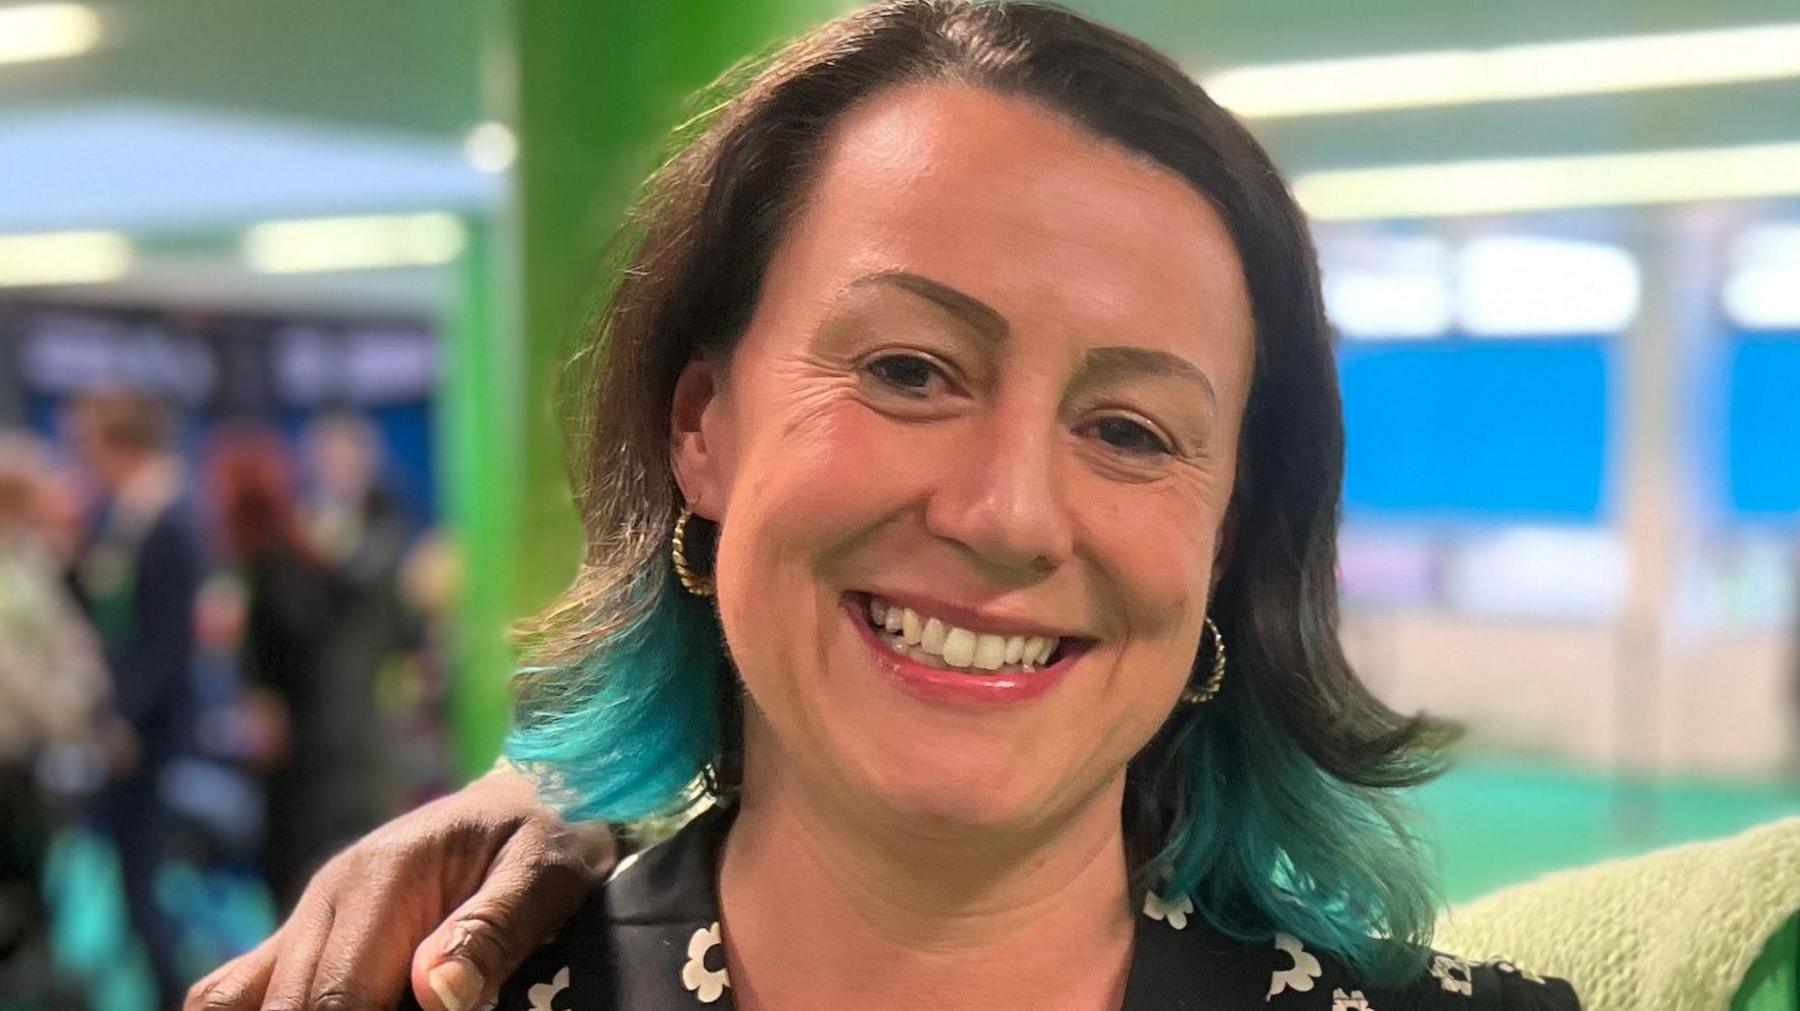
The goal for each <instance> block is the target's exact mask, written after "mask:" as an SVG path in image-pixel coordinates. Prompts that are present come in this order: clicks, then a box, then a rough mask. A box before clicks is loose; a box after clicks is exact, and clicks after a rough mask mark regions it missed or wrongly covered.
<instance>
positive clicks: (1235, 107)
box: [1201, 23, 1800, 119]
mask: <svg viewBox="0 0 1800 1011" xmlns="http://www.w3.org/2000/svg"><path fill="white" fill-rule="evenodd" d="M1787 77H1800V23H1796V24H1772V25H1759V26H1755V27H1749V28H1722V29H1714V30H1709V31H1695V32H1670V33H1665V34H1657V35H1631V36H1621V37H1617V38H1603V39H1583V40H1578V41H1570V42H1547V43H1540V44H1534V45H1523V46H1504V47H1499V48H1494V49H1460V50H1445V51H1438V52H1419V53H1399V54H1395V55H1390V56H1362V57H1349V58H1343V59H1329V60H1308V61H1301V62H1293V63H1271V64H1262V65H1256V66H1246V67H1239V68H1235V69H1231V70H1224V71H1221V72H1219V73H1216V74H1212V75H1210V76H1207V77H1205V78H1204V79H1203V80H1202V82H1201V83H1202V85H1203V86H1204V87H1205V88H1206V90H1207V92H1208V93H1210V94H1211V95H1212V97H1213V99H1214V100H1215V101H1217V102H1218V103H1219V104H1220V105H1223V106H1225V107H1226V108H1228V109H1230V110H1232V111H1233V112H1235V113H1237V114H1238V115H1240V116H1243V117H1246V118H1249V119H1274V118H1280V117H1288V116H1317V115H1333V114H1342V113H1352V112H1370V111H1376V110H1383V109H1407V108H1424V107H1430V106H1454V105H1472V104H1476V103H1481V102H1504V101H1517V100H1523V99H1543V98H1557V97H1563V96H1569V95H1597V94H1608V93H1617V92H1631V91H1649V90H1655V89H1663V88H1692V87H1701V86H1705V85H1715V84H1732V83H1741V82H1746V81H1764V80H1776V79H1780V78H1787Z"/></svg>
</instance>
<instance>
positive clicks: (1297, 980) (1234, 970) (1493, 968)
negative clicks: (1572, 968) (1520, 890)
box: [1125, 900, 1581, 1011]
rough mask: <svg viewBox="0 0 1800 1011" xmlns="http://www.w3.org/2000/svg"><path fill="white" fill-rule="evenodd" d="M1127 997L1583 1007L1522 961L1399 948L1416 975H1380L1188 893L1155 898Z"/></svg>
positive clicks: (1369, 1010) (1509, 1010)
mask: <svg viewBox="0 0 1800 1011" xmlns="http://www.w3.org/2000/svg"><path fill="white" fill-rule="evenodd" d="M1144 912H1145V917H1144V918H1143V919H1141V920H1140V921H1139V924H1138V934H1137V944H1136V950H1135V952H1134V954H1133V959H1134V961H1133V965H1132V973H1131V980H1130V984H1129V989H1128V991H1127V1000H1126V1002H1125V1006H1126V1007H1127V1008H1129V1009H1132V1011H1138V1009H1144V1011H1149V1009H1152V1008H1155V1009H1157V1011H1163V1009H1167V1008H1175V1007H1188V1008H1212V1007H1252V1006H1262V1007H1266V1008H1268V1009H1269V1011H1288V1009H1292V1011H1448V1009H1456V1011H1575V1009H1578V1008H1579V1007H1580V1006H1581V1005H1580V1002H1579V1001H1578V1000H1577V999H1576V996H1575V992H1574V990H1573V988H1571V987H1570V985H1569V984H1568V983H1567V982H1565V981H1563V980H1560V979H1552V978H1549V977H1545V976H1540V975H1538V974H1536V973H1533V972H1531V971H1529V970H1527V969H1524V968H1521V967H1520V966H1518V965H1515V964H1512V963H1509V962H1502V961H1487V962H1477V961H1473V960H1471V959H1466V958H1461V957H1459V956H1456V955H1451V954H1447V953H1444V952H1439V951H1428V952H1425V953H1424V954H1423V955H1422V956H1421V955H1420V953H1419V952H1418V951H1417V949H1413V950H1410V951H1401V950H1394V951H1392V952H1391V954H1392V955H1393V956H1394V957H1395V958H1396V959H1403V960H1404V961H1402V962H1401V964H1402V965H1410V966H1413V967H1414V968H1413V969H1411V970H1410V975H1406V974H1403V975H1402V978H1401V979H1400V980H1399V981H1398V982H1395V981H1394V980H1392V979H1391V978H1389V979H1387V980H1384V981H1383V982H1381V983H1377V982H1375V981H1373V980H1371V979H1370V978H1369V977H1368V976H1367V975H1365V974H1363V973H1360V972H1358V971H1357V970H1356V969H1354V968H1353V967H1352V966H1350V965H1349V964H1348V963H1346V962H1345V961H1344V960H1343V959H1341V958H1339V957H1337V956H1336V955H1334V954H1333V953H1332V952H1330V951H1328V950H1325V949H1324V948H1322V947H1321V946H1319V945H1316V944H1311V943H1309V942H1305V941H1301V940H1300V939H1298V938H1296V937H1293V936H1292V935H1289V934H1284V933H1277V934H1275V935H1274V936H1273V937H1265V938H1263V939H1261V940H1235V939H1231V938H1228V937H1226V936H1224V935H1223V934H1221V933H1219V932H1218V931H1217V930H1216V929H1214V928H1213V927H1212V926H1211V925H1210V924H1207V923H1206V922H1204V921H1203V920H1199V919H1197V918H1195V917H1193V916H1192V915H1189V914H1191V913H1192V912H1193V907H1192V905H1191V904H1190V903H1188V902H1180V903H1177V904H1169V903H1165V902H1163V901H1161V900H1154V901H1152V900H1146V904H1145V910H1144Z"/></svg>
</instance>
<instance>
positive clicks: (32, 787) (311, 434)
mask: <svg viewBox="0 0 1800 1011" xmlns="http://www.w3.org/2000/svg"><path fill="white" fill-rule="evenodd" d="M190 421H191V419H185V418H183V417H182V416H181V415H180V414H179V412H177V411H175V410H173V409H172V408H171V407H170V406H169V405H167V404H166V403H164V402H161V401H159V400H158V399H156V398H154V397H150V396H146V395H143V394H140V393H137V392H132V391H128V390H107V391H97V392H92V393H89V394H87V395H84V396H81V397H78V398H75V399H74V400H73V401H71V402H70V403H69V404H68V405H67V407H66V409H65V410H64V411H63V417H62V419H61V424H60V426H59V431H58V436H57V437H56V438H54V439H44V438H41V437H38V436H36V435H33V434H31V433H28V432H24V431H16V430H15V431H8V432H4V433H0V808H3V810H0V826H4V828H3V829H0V993H3V994H6V995H8V996H10V997H12V998H15V999H22V1000H23V1001H24V1002H25V1004H26V1005H27V1006H39V1007H61V1006H70V1007H79V1006H83V1005H84V1004H86V1003H88V1002H89V997H88V995H87V994H86V992H85V989H84V986H83V983H82V981H81V979H80V978H79V975H80V974H79V973H71V972H70V971H69V967H68V965H66V964H63V963H66V962H67V961H69V959H68V958H67V956H66V953H64V952H62V951H60V950H59V944H60V943H61V941H66V939H67V938H68V937H70V936H73V935H72V934H71V932H70V931H69V930H68V929H61V930H59V928H58V922H59V919H61V920H67V919H68V918H70V917H79V916H81V915H83V910H82V909H69V908H60V909H59V908H58V906H59V895H58V894H57V889H56V888H55V887H51V886H47V885H46V882H53V881H56V880H58V875H57V873H56V868H55V867H52V866H51V865H52V864H55V863H56V862H57V860H58V859H59V847H65V848H66V846H67V845H68V844H67V840H70V839H85V840H90V841H91V842H92V844H93V846H92V847H90V848H95V847H98V848H102V849H107V850H110V852H111V854H112V858H111V860H112V861H113V862H115V863H116V870H117V873H116V875H113V876H111V877H112V878H113V879H116V881H117V885H116V887H115V888H114V889H113V890H114V891H115V892H116V896H117V899H118V901H117V902H116V903H115V904H114V905H115V907H116V908H118V909H119V910H121V911H122V915H120V916H119V917H117V919H119V920H121V921H122V922H123V923H124V924H127V925H128V928H129V929H128V931H127V932H126V935H127V936H128V937H130V938H134V939H135V943H133V944H131V945H130V947H131V948H133V949H134V950H135V951H139V952H141V955H140V954H134V955H133V956H132V957H134V958H136V959H137V960H138V961H139V963H140V964H147V966H148V970H149V971H148V975H149V976H150V977H152V981H153V986H154V988H155V990H156V992H157V994H158V1006H160V1007H175V1006H178V1005H179V1003H180V995H181V994H182V992H183V991H184V990H185V987H186V984H187V982H188V981H190V980H191V979H192V978H194V977H195V975H196V974H198V973H200V972H203V971H204V970H205V969H207V968H208V967H210V965H211V964H213V963H216V962H217V961H219V960H220V959H221V958H222V957H224V956H225V955H228V954H231V953H233V948H235V947H237V946H238V945H240V944H242V943H243V941H244V940H245V939H246V937H247V939H249V940H254V938H255V934H256V931H258V930H262V929H266V928H267V926H268V923H267V922H262V923H255V924H248V925H241V929H239V930H237V931H236V932H235V933H236V935H237V936H233V934H234V932H233V931H232V930H231V929H229V928H223V929H222V928H221V927H220V925H219V924H218V923H216V922H210V923H209V919H211V920H216V919H217V917H218V915H219V913H220V910H221V909H222V908H224V907H226V906H230V905H231V904H232V902H233V901H238V900H241V899H242V896H243V895H244V894H245V893H246V892H252V893H258V894H260V895H262V896H264V898H262V899H261V901H260V907H259V908H261V909H263V910H265V912H264V913H263V914H262V915H261V916H259V917H253V919H261V920H265V921H266V920H268V919H269V918H270V917H272V916H273V915H274V914H276V913H279V912H280V911H283V910H285V909H287V908H289V907H290V906H291V905H292V903H293V902H294V900H295V899H296V898H297V897H298V893H299V891H300V890H301V889H302V888H303V886H304V884H305V882H306V879H307V877H308V876H309V875H310V874H311V872H312V871H313V870H314V869H316V868H317V867H318V866H319V865H320V864H321V863H323V862H324V860H325V859H326V858H328V857H329V856H330V854H331V853H332V852H334V851H335V850H336V849H337V848H339V847H340V846H342V845H343V844H344V843H346V842H348V841H349V840H351V839H353V838H355V837H356V836H358V835H360V834H362V833H363V832H365V831H367V830H368V829H369V828H371V827H373V826H374V825H375V824H377V823H378V822H379V821H381V820H383V819H384V818H386V817H387V816H389V815H391V814H392V813H393V812H395V811H397V810H400V809H404V808H407V807H410V806H412V805H414V804H416V803H418V802H419V801H420V800H422V799H423V798H425V797H428V796H430V795H432V794H434V793H436V792H439V791H441V790H442V789H443V788H444V787H445V785H446V783H445V781H446V777H447V774H448V773H447V766H448V761H447V754H446V753H447V742H446V740H445V736H444V730H443V719H442V711H441V710H442V707H443V699H444V689H445V684H444V674H443V668H442V664H441V663H440V660H439V654H438V651H437V648H436V646H437V643H438V642H439V641H440V638H441V636H440V634H439V631H438V630H439V620H440V618H441V616H442V614H443V609H444V608H445V607H446V606H447V604H448V601H449V599H450V596H451V594H452V593H453V592H454V586H453V583H454V579H455V575H454V573H455V566H454V564H453V562H452V559H451V558H450V555H449V552H448V551H447V550H446V549H445V547H444V546H443V543H442V542H441V541H440V540H439V539H438V538H436V537H435V536H433V535H432V534H431V533H430V532H429V531H428V530H425V529H423V528H422V525H421V523H420V522H419V519H418V518H417V517H416V516H414V515H412V514H411V510H409V509H408V508H407V507H406V506H405V505H404V504H403V499H402V497H400V496H398V495H396V494H395V493H394V490H393V489H392V488H391V487H390V484H389V482H388V481H387V480H385V474H386V469H385V468H384V449H383V445H382V441H381V438H380V433H379V430H378V429H377V427H376V426H375V425H374V424H372V422H371V421H370V420H369V419H368V418H366V417H363V416H360V415H357V414H353V413H325V414H321V415H318V416H315V417H313V418H311V419H310V420H308V421H306V422H305V423H304V424H303V425H302V426H299V428H298V430H297V434H296V431H293V430H290V431H283V430H282V429H280V428H277V427H275V426H273V425H270V424H266V423H263V422H260V421H253V420H231V421H225V422H220V423H214V424H210V425H207V426H205V431H204V433H203V434H201V435H199V436H198V437H195V433H196V432H197V431H198V429H199V426H196V425H193V424H190V423H189V422H190ZM65 876H66V875H65ZM73 904H75V905H81V903H73ZM238 904H239V905H241V904H242V903H241V901H239V903H238ZM61 905H62V906H65V907H66V906H68V905H71V903H70V902H69V901H68V900H67V898H66V897H64V898H63V899H62V901H61ZM252 905H253V906H254V905H256V904H255V903H252ZM76 933H77V934H78V933H79V932H78V931H77V932H76Z"/></svg>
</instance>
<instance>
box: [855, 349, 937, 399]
mask: <svg viewBox="0 0 1800 1011" xmlns="http://www.w3.org/2000/svg"><path fill="white" fill-rule="evenodd" d="M866 367H867V369H868V370H869V374H870V375H872V376H874V377H875V378H876V379H879V380H881V381H882V382H883V383H886V384H887V385H889V386H891V387H893V388H894V389H896V390H900V391H901V392H904V393H912V394H918V393H923V392H925V391H926V390H927V389H928V388H929V387H930V386H931V381H932V379H934V378H940V377H941V376H942V373H941V372H940V371H939V369H938V367H937V366H935V365H933V364H932V363H931V362H930V361H928V360H926V359H924V358H921V357H919V356H918V355H886V356H884V357H881V358H877V359H875V360H874V361H872V362H870V363H869V364H868V365H867V366H866Z"/></svg>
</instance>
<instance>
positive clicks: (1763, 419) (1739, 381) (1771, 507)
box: [1726, 333, 1800, 518]
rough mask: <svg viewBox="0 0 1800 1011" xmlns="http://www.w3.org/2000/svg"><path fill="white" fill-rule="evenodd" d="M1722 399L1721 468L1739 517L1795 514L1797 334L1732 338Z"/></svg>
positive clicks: (1798, 502) (1799, 404)
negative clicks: (1723, 456) (1726, 391)
mask: <svg viewBox="0 0 1800 1011" xmlns="http://www.w3.org/2000/svg"><path fill="white" fill-rule="evenodd" d="M1735 336H1736V338H1737V339H1736V342H1735V346H1734V347H1733V349H1732V351H1731V365H1730V371H1729V375H1730V379H1729V382H1730V384H1731V389H1730V392H1729V394H1728V395H1727V397H1726V404H1727V405H1728V406H1727V408H1726V411H1727V412H1728V413H1727V416H1726V433H1727V434H1726V453H1727V457H1726V459H1727V460H1728V461H1729V462H1728V464H1727V466H1726V473H1727V475H1728V477H1727V480H1728V481H1729V482H1730V496H1731V505H1732V508H1733V509H1735V510H1736V511H1737V512H1738V513H1739V514H1740V515H1744V516H1748V517H1755V518H1777V517H1782V516H1788V515H1792V514H1795V513H1800V333H1793V334H1764V335H1748V334H1738V335H1735Z"/></svg>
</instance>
